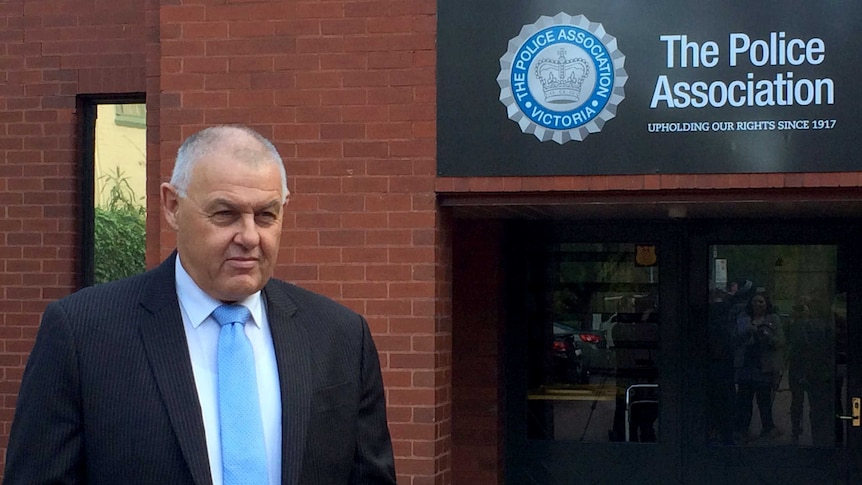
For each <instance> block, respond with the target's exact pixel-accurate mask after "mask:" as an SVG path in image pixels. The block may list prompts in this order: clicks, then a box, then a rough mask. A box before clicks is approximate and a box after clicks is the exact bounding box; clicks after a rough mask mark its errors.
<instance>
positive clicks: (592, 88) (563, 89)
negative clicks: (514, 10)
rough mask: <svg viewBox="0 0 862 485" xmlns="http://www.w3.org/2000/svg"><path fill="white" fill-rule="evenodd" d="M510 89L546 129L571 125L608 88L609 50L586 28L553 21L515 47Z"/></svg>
mask: <svg viewBox="0 0 862 485" xmlns="http://www.w3.org/2000/svg"><path fill="white" fill-rule="evenodd" d="M511 82H512V90H513V92H514V94H515V100H516V102H517V103H518V106H519V107H520V108H521V111H523V112H524V114H526V115H527V116H528V117H529V118H530V119H531V120H533V121H534V122H535V123H537V124H539V125H542V126H544V127H546V128H550V129H552V130H568V129H571V128H577V127H579V126H581V125H584V124H585V123H588V122H589V121H590V120H592V119H593V118H595V116H596V115H597V114H598V113H599V112H601V111H602V110H603V109H604V107H605V105H607V103H608V100H609V99H610V96H611V93H612V92H613V88H614V66H613V60H612V59H611V56H610V53H609V52H608V50H607V48H606V47H605V45H604V44H602V42H601V41H600V40H599V39H597V38H596V36H594V35H593V34H592V33H590V32H588V31H586V30H583V29H580V28H578V27H574V26H563V25H558V26H553V27H549V28H547V29H544V30H540V31H539V32H536V33H535V34H533V35H532V36H531V37H530V38H528V39H527V41H526V42H524V44H523V45H521V48H520V49H518V51H517V52H516V53H515V60H514V62H513V64H512V73H511Z"/></svg>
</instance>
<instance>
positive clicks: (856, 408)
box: [835, 397, 862, 428]
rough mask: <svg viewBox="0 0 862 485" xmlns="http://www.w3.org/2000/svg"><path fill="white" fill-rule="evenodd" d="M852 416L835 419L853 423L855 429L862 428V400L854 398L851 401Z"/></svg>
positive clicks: (839, 416) (837, 416)
mask: <svg viewBox="0 0 862 485" xmlns="http://www.w3.org/2000/svg"><path fill="white" fill-rule="evenodd" d="M850 411H851V413H850V416H842V415H840V414H838V415H836V416H835V417H836V418H838V419H844V420H847V421H852V423H850V425H851V426H853V427H857V428H858V427H859V426H862V398H859V397H854V398H852V399H851V400H850Z"/></svg>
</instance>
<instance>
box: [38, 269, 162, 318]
mask: <svg viewBox="0 0 862 485" xmlns="http://www.w3.org/2000/svg"><path fill="white" fill-rule="evenodd" d="M148 280H149V273H141V274H138V275H135V276H131V277H129V278H125V279H122V280H117V281H111V282H108V283H101V284H98V285H95V286H89V287H87V288H82V289H80V290H78V291H76V292H74V293H72V294H70V295H67V296H65V297H63V298H60V299H59V300H57V301H55V302H53V303H51V305H52V306H59V307H62V308H64V309H65V310H67V311H70V312H75V311H93V309H94V308H98V309H99V311H100V312H107V311H111V309H121V308H128V307H129V306H130V305H131V304H133V303H134V302H137V301H140V299H141V297H142V296H143V295H144V294H145V292H146V288H147V281H148Z"/></svg>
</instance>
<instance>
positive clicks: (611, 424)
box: [528, 244, 659, 442]
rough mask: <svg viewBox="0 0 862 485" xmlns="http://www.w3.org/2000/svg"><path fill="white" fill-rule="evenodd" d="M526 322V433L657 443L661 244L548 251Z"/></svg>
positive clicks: (551, 437)
mask: <svg viewBox="0 0 862 485" xmlns="http://www.w3.org/2000/svg"><path fill="white" fill-rule="evenodd" d="M543 258H546V259H543V261H545V262H544V263H542V264H541V265H537V266H540V268H536V269H535V273H536V274H537V275H536V276H535V278H536V284H537V285H539V287H540V291H537V292H535V294H537V295H542V296H541V297H539V298H537V300H536V301H534V302H533V304H534V307H535V311H534V312H532V315H534V318H533V319H532V321H530V322H529V323H528V339H529V344H528V362H529V364H528V381H529V382H528V386H529V389H530V391H529V394H528V401H529V402H528V412H529V414H530V415H529V419H528V435H529V437H530V438H533V439H548V440H576V441H608V440H611V441H631V442H635V441H639V442H654V441H657V439H658V417H659V416H658V382H659V375H658V366H657V358H658V342H659V339H658V328H659V327H658V325H659V301H658V266H657V248H656V246H655V245H636V244H557V245H554V246H551V247H549V248H547V252H546V254H545V255H544V256H543Z"/></svg>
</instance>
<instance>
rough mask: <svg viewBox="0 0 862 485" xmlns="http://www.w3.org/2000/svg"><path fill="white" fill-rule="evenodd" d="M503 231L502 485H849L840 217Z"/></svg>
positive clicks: (857, 460)
mask: <svg viewBox="0 0 862 485" xmlns="http://www.w3.org/2000/svg"><path fill="white" fill-rule="evenodd" d="M506 240H507V250H506V254H505V256H504V265H505V271H506V274H507V281H508V282H509V283H508V290H507V294H506V297H507V299H508V301H509V304H508V309H507V319H508V321H507V327H506V334H507V337H506V351H505V355H506V358H505V382H506V387H505V402H504V406H505V409H506V412H505V415H506V422H505V426H506V446H505V449H506V472H505V476H506V482H507V483H530V484H558V483H572V484H579V483H595V484H605V483H607V484H616V483H667V484H676V483H679V484H698V485H711V484H716V485H719V484H721V485H723V484H727V483H733V484H735V485H745V484H758V485H772V484H776V485H778V484H780V485H795V484H799V485H802V484H810V483H833V484H839V485H849V484H853V483H862V471H860V470H862V417H860V416H859V414H858V413H859V407H860V403H862V400H860V398H862V379H860V377H862V372H860V371H862V325H860V322H862V284H860V282H862V278H860V274H862V250H859V249H858V248H857V247H856V246H858V241H860V240H862V237H860V234H859V233H858V231H856V230H855V225H853V224H848V223H847V222H846V221H844V222H836V223H829V222H826V223H823V222H819V223H816V224H815V223H808V222H799V223H792V222H783V223H780V224H766V223H758V224H733V223H729V222H727V221H720V222H684V221H678V222H674V223H663V224H632V223H624V224H601V225H582V224H562V223H537V222H531V223H527V222H522V223H512V224H511V227H510V228H509V231H508V234H507V238H506ZM854 406H855V411H856V414H854Z"/></svg>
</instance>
